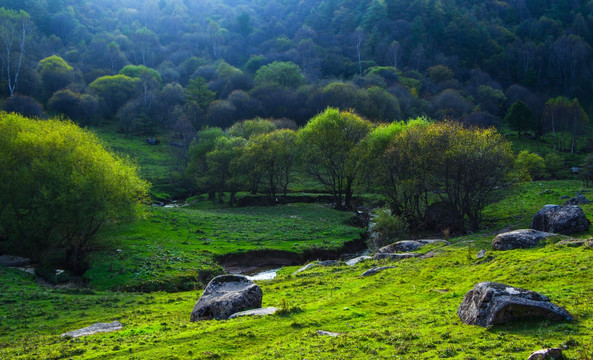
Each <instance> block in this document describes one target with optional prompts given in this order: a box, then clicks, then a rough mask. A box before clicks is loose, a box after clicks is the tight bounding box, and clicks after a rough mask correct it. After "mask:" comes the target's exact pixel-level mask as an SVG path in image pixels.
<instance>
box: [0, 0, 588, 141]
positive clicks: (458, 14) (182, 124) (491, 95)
mask: <svg viewBox="0 0 593 360" xmlns="http://www.w3.org/2000/svg"><path fill="white" fill-rule="evenodd" d="M0 7H3V9H2V10H0V27H1V28H0V30H1V31H0V37H2V39H0V40H1V41H0V54H1V60H2V71H1V75H2V77H1V84H0V85H1V87H0V95H1V96H2V98H3V99H4V101H3V102H4V104H3V107H4V109H6V110H15V111H18V112H21V113H24V114H25V115H37V116H39V115H43V114H44V113H63V114H65V115H66V116H68V117H70V118H72V119H74V120H75V121H77V122H79V123H82V124H98V123H101V122H102V121H103V120H104V119H112V120H115V121H117V122H118V124H119V126H120V129H122V130H123V131H126V132H142V133H151V132H153V131H155V130H163V129H164V130H167V131H171V132H172V133H174V134H175V137H176V138H177V139H180V141H183V142H187V141H191V138H192V136H190V135H188V134H195V132H196V130H199V129H200V128H202V127H203V126H204V125H210V126H219V127H222V128H226V127H229V126H230V125H232V124H233V123H235V122H236V121H239V120H243V119H250V118H255V117H258V116H260V117H266V118H277V119H281V118H287V119H289V120H293V121H295V122H296V124H297V125H304V124H305V123H306V121H307V120H308V119H310V118H311V117H312V116H314V115H315V114H317V113H319V112H321V111H322V110H323V109H325V108H326V107H327V106H333V107H339V108H342V109H354V110H355V111H356V112H357V113H358V114H360V115H362V116H364V117H366V118H368V119H370V120H373V121H393V120H399V119H407V118H412V117H417V116H430V117H432V118H435V119H437V120H438V119H444V118H449V119H451V118H452V119H456V120H460V121H461V122H464V123H467V124H472V125H479V126H490V125H499V124H500V123H501V122H502V119H503V118H504V117H505V115H507V113H508V110H509V108H510V107H511V105H512V104H514V103H516V102H517V101H519V100H521V101H522V102H523V103H524V104H525V105H526V106H527V107H528V108H529V109H530V110H531V112H532V113H533V115H534V117H535V119H536V121H531V123H533V124H532V125H528V126H527V127H523V128H519V132H521V131H530V130H531V131H533V132H536V133H539V134H541V133H545V132H547V131H548V129H549V124H546V123H545V122H546V121H547V120H546V119H549V118H550V116H545V115H546V114H544V109H545V108H546V107H545V106H544V104H545V103H546V102H547V101H548V100H549V99H551V98H558V97H559V96H562V97H565V98H566V99H568V100H567V101H569V100H570V101H572V99H574V98H576V99H578V101H577V104H580V106H582V107H583V108H584V109H585V111H586V112H588V113H590V112H591V109H592V107H593V80H592V79H593V61H592V54H593V51H592V48H591V45H592V44H593V1H588V2H587V1H586V0H581V1H578V0H573V1H569V0H509V1H495V0H487V1H483V0H479V1H478V0H358V1H354V0H326V1H319V0H299V1H296V0H241V1H239V0H226V1H212V0H200V1H197V0H196V1H193V0H185V1H183V0H142V1H139V0H101V1H86V0H0ZM21 10H22V11H21ZM19 11H20V12H19ZM13 94H15V96H11V95H13Z"/></svg>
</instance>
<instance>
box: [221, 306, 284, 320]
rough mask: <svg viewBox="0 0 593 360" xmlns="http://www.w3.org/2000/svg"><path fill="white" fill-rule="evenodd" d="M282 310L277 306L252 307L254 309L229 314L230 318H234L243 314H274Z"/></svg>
mask: <svg viewBox="0 0 593 360" xmlns="http://www.w3.org/2000/svg"><path fill="white" fill-rule="evenodd" d="M278 310H280V309H279V308H277V307H265V308H261V309H252V310H245V311H240V312H238V313H234V314H233V315H231V316H229V319H234V318H238V317H243V316H267V315H274V314H275V313H276V312H278Z"/></svg>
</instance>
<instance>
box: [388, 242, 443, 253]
mask: <svg viewBox="0 0 593 360" xmlns="http://www.w3.org/2000/svg"><path fill="white" fill-rule="evenodd" d="M428 244H443V245H449V242H448V241H447V240H442V239H424V240H401V241H397V242H394V243H393V244H389V245H387V246H383V247H382V248H380V249H379V250H377V252H379V253H398V252H410V251H414V250H417V249H420V248H421V247H423V246H426V245H428Z"/></svg>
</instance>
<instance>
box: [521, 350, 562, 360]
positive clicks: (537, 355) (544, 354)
mask: <svg viewBox="0 0 593 360" xmlns="http://www.w3.org/2000/svg"><path fill="white" fill-rule="evenodd" d="M560 359H564V356H563V355H562V349H560V348H552V349H543V350H538V351H535V352H533V353H532V354H531V355H529V358H527V360H560Z"/></svg>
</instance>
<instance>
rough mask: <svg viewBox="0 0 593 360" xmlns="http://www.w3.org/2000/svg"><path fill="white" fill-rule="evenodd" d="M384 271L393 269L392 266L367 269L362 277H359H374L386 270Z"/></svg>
mask: <svg viewBox="0 0 593 360" xmlns="http://www.w3.org/2000/svg"><path fill="white" fill-rule="evenodd" d="M386 269H393V266H379V267H374V268H372V269H368V270H367V271H365V272H363V273H362V275H360V276H369V275H375V274H376V273H378V272H380V271H383V270H386Z"/></svg>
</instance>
